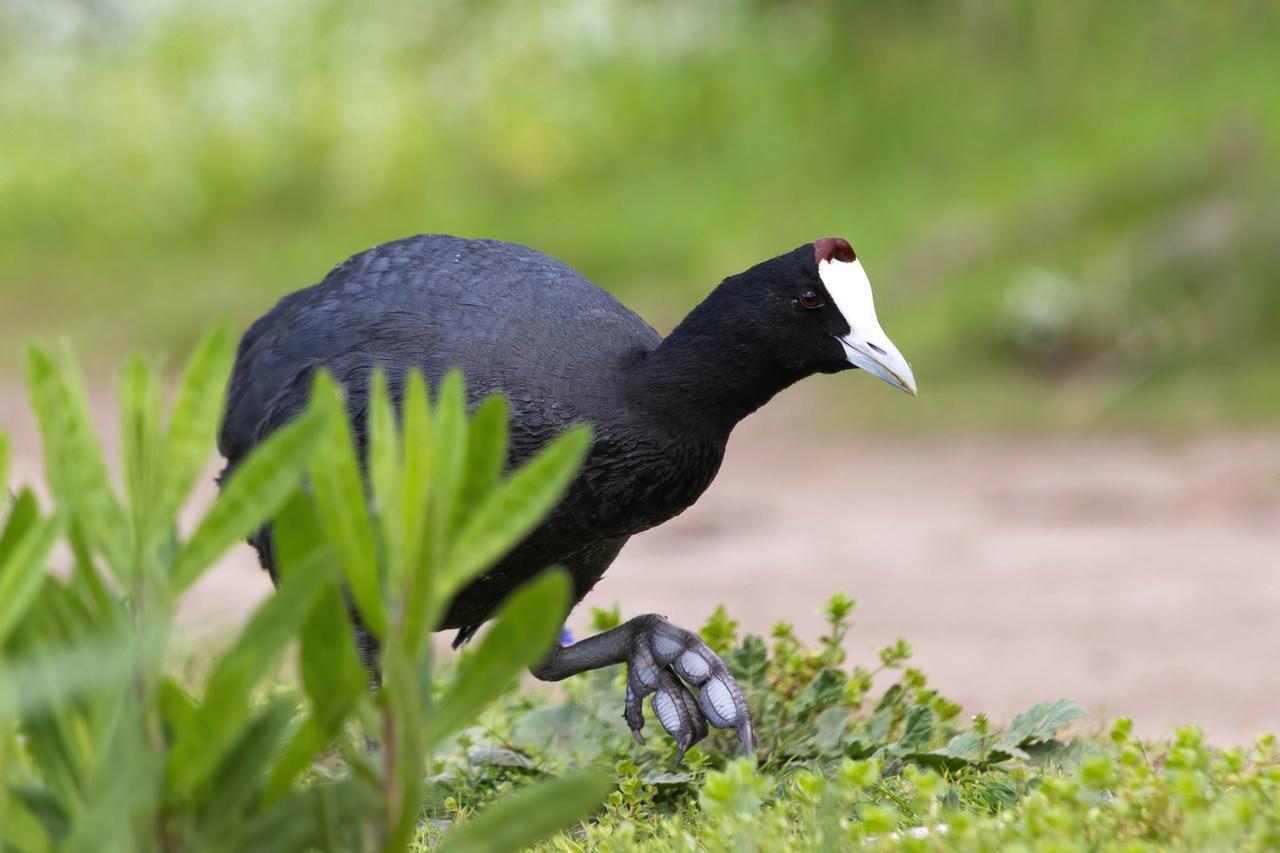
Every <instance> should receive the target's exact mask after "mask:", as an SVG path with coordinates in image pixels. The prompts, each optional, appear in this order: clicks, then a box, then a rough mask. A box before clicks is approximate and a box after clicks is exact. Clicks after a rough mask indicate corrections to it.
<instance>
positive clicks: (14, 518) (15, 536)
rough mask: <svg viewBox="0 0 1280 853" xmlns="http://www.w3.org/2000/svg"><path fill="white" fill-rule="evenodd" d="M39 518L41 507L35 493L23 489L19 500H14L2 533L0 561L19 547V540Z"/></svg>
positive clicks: (0, 536) (19, 494)
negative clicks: (37, 502)
mask: <svg viewBox="0 0 1280 853" xmlns="http://www.w3.org/2000/svg"><path fill="white" fill-rule="evenodd" d="M39 518H40V508H39V506H37V505H36V496H35V494H34V493H33V492H32V491H31V489H23V490H22V491H21V492H19V493H18V498H17V500H15V501H14V502H13V509H12V510H10V511H9V518H8V519H6V521H5V525H4V531H3V532H2V533H0V563H3V562H4V561H5V560H6V559H8V557H9V553H10V552H11V551H13V549H14V548H15V547H17V544H18V542H20V541H21V540H22V537H23V536H25V535H26V534H27V531H28V530H30V529H31V525H33V524H35V523H36V521H38V520H39Z"/></svg>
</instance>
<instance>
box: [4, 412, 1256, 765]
mask: <svg viewBox="0 0 1280 853" xmlns="http://www.w3.org/2000/svg"><path fill="white" fill-rule="evenodd" d="M3 390H4V391H7V390H8V389H3ZM0 399H3V400H4V401H5V405H4V407H3V408H4V417H3V418H2V419H0V422H3V423H4V424H5V425H6V426H8V427H10V428H11V429H13V430H14V432H15V435H14V438H15V444H16V447H15V450H16V453H15V457H16V462H17V465H16V471H15V475H16V476H17V477H18V478H21V479H29V478H32V477H34V476H36V473H37V471H38V460H37V453H38V445H37V442H36V440H35V438H34V436H33V434H32V431H31V427H30V424H29V423H28V422H26V421H25V420H24V417H23V416H22V415H21V414H19V413H20V412H21V409H22V408H23V407H22V406H21V405H20V404H19V403H18V401H21V400H22V397H21V396H15V395H14V394H13V393H0ZM757 420H758V423H751V422H749V423H748V425H747V426H745V427H744V428H742V429H740V430H739V433H738V434H736V435H735V436H734V439H733V441H732V442H731V444H730V447H729V453H728V456H727V458H726V460H725V463H724V467H723V468H722V470H721V474H720V476H719V478H718V479H717V480H716V482H715V483H714V484H713V485H712V487H711V489H710V490H709V491H708V493H707V494H706V495H705V496H704V497H703V499H702V500H701V501H700V502H699V503H698V504H697V505H696V506H695V507H694V508H693V509H691V510H689V511H688V512H687V513H685V514H684V515H683V516H681V517H679V518H677V519H675V520H674V521H672V522H670V523H668V524H666V525H664V526H662V527H660V528H658V529H656V530H654V531H651V532H649V533H646V534H644V535H642V536H639V537H636V538H635V539H633V540H632V542H631V544H630V545H629V546H628V547H627V548H626V550H624V551H623V554H622V556H621V557H620V558H619V560H618V561H617V563H615V564H614V566H613V568H612V569H611V570H610V572H609V574H608V575H607V576H606V577H605V579H604V580H603V581H602V582H601V583H600V585H599V586H598V587H597V588H596V589H595V590H594V591H593V593H592V594H591V596H590V597H589V598H588V599H587V602H586V604H584V605H583V606H582V607H580V608H579V609H578V611H576V612H575V614H574V615H573V617H572V618H571V620H570V624H571V626H572V627H573V628H574V629H575V631H577V632H578V633H579V635H581V631H582V628H583V626H584V625H585V622H586V621H587V618H588V608H587V605H590V604H595V605H601V606H604V605H608V604H611V603H613V602H615V601H616V602H620V603H621V604H622V607H623V612H624V614H627V615H635V614H639V613H644V612H649V611H656V612H660V613H664V614H666V615H667V616H668V617H669V618H671V619H672V620H673V621H675V622H677V623H678V624H683V625H685V626H686V627H691V628H696V627H698V626H699V625H700V624H701V623H702V621H703V620H704V619H705V618H706V616H707V614H708V613H710V612H711V610H712V609H713V608H714V607H715V606H716V605H717V604H719V603H722V602H723V603H724V604H725V605H726V606H727V607H728V608H729V611H730V613H732V614H733V615H734V616H736V617H737V618H738V619H739V620H740V621H741V623H742V626H743V628H744V629H746V630H750V631H754V632H764V633H767V631H768V629H769V627H770V626H771V624H772V623H773V622H774V621H775V620H778V619H785V620H787V621H790V622H792V623H794V624H795V625H796V626H797V627H798V629H799V630H800V631H801V633H802V634H803V635H805V636H808V637H814V636H816V635H817V634H818V633H819V632H820V630H821V617H820V616H819V615H818V614H817V612H816V611H817V608H818V607H819V606H820V605H821V604H822V602H823V601H824V600H825V599H826V597H827V596H829V595H830V594H831V593H832V592H835V591H837V590H843V591H845V592H847V593H848V594H849V595H852V596H854V597H855V598H857V599H859V601H860V602H861V604H860V606H859V607H858V609H857V611H856V614H855V616H856V625H855V628H854V630H853V631H852V633H851V635H850V638H849V649H850V652H851V655H852V657H853V658H854V659H855V660H859V661H865V662H868V663H869V662H872V661H874V659H875V649H876V648H877V647H879V646H881V645H884V644H886V643H888V642H890V641H892V640H893V639H894V638H895V637H898V636H901V637H905V638H906V639H907V640H908V641H910V642H911V643H912V645H913V646H914V647H915V650H916V654H915V658H914V664H915V665H917V666H919V667H920V668H922V669H923V670H924V671H925V672H926V673H927V674H928V675H929V676H930V678H931V680H932V683H933V685H934V686H936V687H937V688H939V689H940V690H941V691H942V692H943V693H944V694H946V695H948V696H950V697H951V698H954V699H956V700H958V701H960V702H961V703H962V704H963V705H964V707H965V709H966V712H967V713H976V712H979V711H981V712H985V713H987V714H988V715H989V716H991V717H993V718H994V719H997V720H1007V719H1008V718H1009V717H1010V716H1012V715H1013V714H1014V713H1016V712H1018V711H1020V710H1022V709H1024V708H1026V707H1028V706H1030V705H1031V704H1033V703H1035V702H1037V701H1040V700H1043V699H1054V698H1058V697H1061V696H1066V697H1070V698H1073V699H1075V700H1076V701H1078V702H1080V703H1082V704H1083V705H1084V706H1085V707H1086V708H1088V709H1090V710H1091V711H1092V712H1094V713H1093V714H1092V715H1091V716H1092V719H1093V720H1094V721H1096V722H1097V723H1098V724H1101V723H1102V721H1103V720H1104V718H1105V717H1106V716H1109V715H1117V714H1126V715H1129V716H1132V717H1133V718H1134V719H1135V721H1136V722H1137V725H1138V727H1139V729H1140V730H1141V731H1142V732H1144V733H1146V734H1150V735H1158V734H1162V733H1165V732H1167V731H1169V730H1170V729H1171V728H1172V727H1173V726H1175V725H1179V724H1184V723H1189V722H1195V723H1198V724H1200V725H1201V726H1203V727H1204V728H1205V730H1206V731H1207V732H1208V733H1209V734H1210V736H1211V737H1212V738H1213V739H1214V740H1215V741H1217V742H1220V743H1226V742H1240V741H1243V740H1245V739H1248V738H1250V737H1252V736H1253V735H1255V734H1258V733H1260V732H1263V731H1277V730H1280V666H1277V663H1276V656H1277V652H1278V651H1280V435H1270V436H1262V435H1251V436H1229V435H1218V436H1209V437H1198V438H1194V439H1185V440H1178V441H1172V440H1165V441H1153V440H1149V439H1137V438H1116V437H1089V438H1084V439H1066V438H1061V439H1000V440H996V439H956V438H944V437H939V438H936V439H918V440H912V441H894V440H890V439H886V438H884V437H865V436H859V437H856V438H853V439H850V440H847V441H842V442H839V443H830V442H822V441H817V440H813V439H805V440H802V441H798V440H795V439H793V438H791V437H790V434H791V433H790V430H789V429H788V421H787V419H786V416H785V414H784V415H783V416H780V417H773V418H769V417H763V418H759V419H757ZM201 497H202V500H207V499H210V498H211V497H212V488H210V487H207V488H205V489H204V491H203V493H202V496H201ZM269 590H270V587H269V584H268V582H267V579H266V577H265V575H264V574H263V573H262V572H260V571H259V570H258V569H257V567H256V563H255V562H254V558H253V555H252V552H251V551H250V550H249V549H248V548H247V546H246V547H241V548H238V549H236V551H235V552H234V553H232V554H231V555H229V556H228V557H227V558H226V559H225V560H223V562H222V564H221V565H219V566H218V567H217V569H216V570H214V571H213V572H212V573H211V574H210V575H208V576H207V577H206V578H204V579H203V580H202V581H201V583H200V584H198V585H197V587H196V588H195V589H194V590H193V591H192V593H191V594H190V596H189V598H188V600H187V601H186V602H185V606H184V612H183V620H184V624H185V625H186V626H187V630H188V632H189V636H190V637H191V638H192V639H193V641H194V642H197V643H201V642H204V641H205V638H208V637H210V636H212V634H213V633H214V632H216V631H225V630H226V629H228V628H229V627H231V626H233V625H234V624H235V623H236V622H237V621H238V620H240V619H243V618H244V616H245V615H246V614H247V613H248V611H249V610H250V609H251V608H252V607H253V605H254V604H255V603H256V602H257V601H258V600H260V599H261V598H262V596H264V595H266V594H267V593H268V592H269Z"/></svg>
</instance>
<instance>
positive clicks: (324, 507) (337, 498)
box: [310, 371, 387, 637]
mask: <svg viewBox="0 0 1280 853" xmlns="http://www.w3.org/2000/svg"><path fill="white" fill-rule="evenodd" d="M312 400H313V401H314V405H315V406H316V407H317V410H318V411H320V412H322V413H323V415H324V431H325V436H324V441H323V442H322V445H321V447H322V452H321V453H319V454H317V455H316V458H315V459H314V460H313V462H312V465H311V469H310V482H311V488H312V492H313V494H314V496H315V502H316V508H317V509H318V510H319V512H320V518H321V521H322V522H323V524H324V529H325V533H326V535H327V536H328V538H329V541H330V542H332V543H333V546H334V548H335V550H336V551H337V552H338V560H339V563H340V564H341V566H342V572H343V574H344V575H345V576H346V579H347V586H348V588H349V589H350V591H351V597H352V598H353V599H355V603H356V609H358V610H359V611H360V617H361V620H362V621H363V622H364V624H365V627H366V628H368V629H369V631H370V632H371V633H372V634H373V635H374V636H375V637H383V636H385V635H386V631H387V616H386V605H385V604H384V602H383V599H382V579H381V577H380V573H379V571H378V556H377V553H376V551H375V548H374V536H373V523H372V521H371V519H370V518H369V507H368V501H367V500H366V497H365V490H364V482H363V480H362V478H361V476H360V465H359V463H358V461H357V460H356V453H355V446H354V444H353V443H352V439H351V428H350V426H349V424H348V423H347V415H346V408H345V406H344V404H343V402H342V398H341V394H340V393H339V391H338V387H337V385H335V384H334V381H333V379H332V378H331V377H330V376H329V375H328V374H327V373H325V372H323V371H321V372H319V373H318V374H317V376H316V381H315V386H314V388H313V391H312Z"/></svg>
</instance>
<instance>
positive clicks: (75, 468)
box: [27, 347, 129, 580]
mask: <svg viewBox="0 0 1280 853" xmlns="http://www.w3.org/2000/svg"><path fill="white" fill-rule="evenodd" d="M27 385H28V388H29V390H30V394H31V407H32V409H34V411H35V414H36V420H37V421H38V422H39V425H40V435H41V438H42V440H43V442H44V458H45V472H46V475H47V476H48V478H49V486H50V488H51V489H52V490H53V493H54V495H55V496H56V497H57V498H58V500H59V501H60V502H61V503H62V504H63V505H64V506H65V507H66V508H68V509H69V510H70V513H71V515H72V517H73V520H74V521H75V522H76V523H78V524H79V525H80V526H81V528H82V529H83V530H84V532H85V535H86V537H87V538H88V540H89V542H90V543H91V546H92V547H93V548H94V549H95V550H97V551H98V552H100V553H101V554H102V555H103V556H104V557H106V559H107V563H108V565H110V566H111V568H112V570H113V571H114V572H115V573H116V578H117V579H118V580H123V579H125V578H127V576H128V569H129V559H128V554H129V547H128V538H127V536H128V525H127V523H126V519H125V514H124V510H123V509H122V508H121V506H120V503H119V501H118V500H117V498H116V495H115V493H114V492H113V491H112V489H111V483H110V480H109V479H108V477H107V466H106V462H105V461H104V459H103V456H102V446H101V444H100V443H99V441H98V437H97V433H96V432H95V430H94V426H93V419H92V418H91V417H90V415H89V406H88V403H87V401H86V400H85V397H84V392H83V389H82V388H81V387H80V385H79V383H78V382H76V381H73V380H72V378H71V375H70V374H69V373H63V372H62V371H60V370H59V369H58V367H57V365H56V364H54V361H53V359H52V358H50V356H49V354H48V353H47V352H45V351H44V350H43V349H40V348H38V347H32V348H31V349H30V350H28V353H27Z"/></svg>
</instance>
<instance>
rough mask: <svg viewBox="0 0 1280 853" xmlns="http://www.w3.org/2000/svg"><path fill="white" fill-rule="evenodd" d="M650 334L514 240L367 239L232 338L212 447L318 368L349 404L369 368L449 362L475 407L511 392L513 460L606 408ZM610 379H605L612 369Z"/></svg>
mask: <svg viewBox="0 0 1280 853" xmlns="http://www.w3.org/2000/svg"><path fill="white" fill-rule="evenodd" d="M660 340H661V338H660V336H659V335H658V334H657V332H655V331H654V330H653V329H652V328H651V327H650V326H649V325H648V324H646V323H645V322H644V321H643V320H642V319H640V318H639V317H638V316H637V315H636V314H634V313H633V312H632V311H630V310H629V309H628V308H626V307H625V306H623V305H622V304H621V303H619V302H618V301H617V300H616V299H614V298H613V297H612V296H610V295H609V294H608V293H606V292H605V291H603V290H601V289H600V288H599V287H597V286H595V285H594V284H592V283H591V282H589V281H587V280H586V279H585V278H583V277H582V276H580V275H579V274H578V273H576V272H574V271H573V270H571V269H570V268H569V267H567V266H565V265H564V264H562V263H560V262H559V261H556V260H555V259H553V258H550V257H548V256H546V255H544V254H542V253H540V252H537V251H534V250H533V249H529V248H527V247H524V246H518V245H515V244H512V243H502V242H497V241H490V240H463V239H460V238H456V237H446V236H441V235H422V236H418V237H411V238H408V239H406V240H400V241H397V242H395V243H388V244H386V245H383V246H379V247H375V248H373V249H371V250H369V251H367V252H364V253H362V254H360V255H357V256H355V257H353V258H351V259H350V260H348V261H346V262H344V263H342V264H340V265H339V266H338V267H337V268H335V269H334V270H333V271H332V272H331V273H330V274H329V275H328V276H327V277H326V278H325V280H324V281H323V282H321V283H320V284H318V285H315V286H313V287H310V288H307V289H306V290H302V291H298V292H297V293H293V294H291V295H289V296H287V297H285V298H284V299H282V300H281V301H280V303H279V304H278V305H277V306H276V307H275V308H274V309H272V310H271V311H270V312H269V313H267V314H266V315H265V316H264V317H262V318H261V319H259V320H258V321H257V322H256V323H254V325H253V327H252V328H251V329H250V330H249V332H248V333H247V334H246V335H245V337H244V339H243V340H242V341H241V344H240V349H239V353H238V355H237V358H236V367H235V372H234V374H233V376H232V380H231V386H230V389H229V392H228V401H227V411H226V415H225V418H224V421H223V426H222V431H221V434H220V436H219V443H218V444H219V449H220V450H221V451H222V453H223V455H225V456H226V457H227V459H228V460H229V462H230V464H231V465H232V466H234V465H235V463H236V462H237V461H238V460H239V458H240V457H241V456H243V455H244V453H246V452H247V451H248V450H249V449H250V448H251V447H253V446H254V445H256V444H257V443H258V442H259V441H261V440H262V439H263V438H264V437H265V436H266V435H267V434H269V433H270V432H271V431H272V430H274V429H276V428H278V427H279V426H280V425H282V424H283V423H285V422H286V421H288V420H289V419H290V418H292V417H294V416H296V415H297V414H298V412H300V411H301V409H302V408H303V407H304V406H305V404H306V399H307V393H308V391H309V389H310V382H311V376H312V374H313V372H314V371H315V369H316V368H318V367H320V366H324V367H325V368H326V369H328V370H330V371H331V372H332V373H333V374H334V376H335V377H336V378H337V379H338V381H339V382H341V383H342V384H343V385H344V387H345V388H346V391H347V395H348V403H349V405H350V407H351V409H352V414H353V415H357V414H358V413H359V411H360V409H361V408H362V406H363V397H364V393H365V391H366V387H365V386H366V385H367V379H368V374H369V372H370V371H371V370H372V369H373V368H374V367H375V366H382V367H383V368H384V369H385V370H386V371H387V373H388V375H389V377H390V378H391V380H392V383H393V389H392V390H393V393H395V394H396V396H398V393H397V392H398V391H399V388H398V387H397V386H398V385H399V383H400V382H401V381H402V379H403V375H404V373H405V371H406V370H408V369H409V368H412V367H416V368H418V369H421V370H422V371H423V372H424V374H425V375H426V377H427V379H428V380H429V381H431V382H433V383H434V382H436V381H438V380H439V378H440V377H441V376H442V375H443V374H444V373H445V371H446V370H448V369H449V368H450V367H453V366H458V367H461V368H462V370H463V373H464V374H465V376H466V378H467V392H468V397H469V402H470V403H471V404H473V405H474V403H475V402H477V401H478V400H479V399H480V398H481V397H483V396H484V395H485V394H487V393H490V392H492V391H499V390H500V391H503V392H505V393H506V394H507V395H508V397H509V398H510V400H511V408H512V445H513V449H514V450H515V451H516V455H517V458H519V457H520V456H522V455H523V453H522V451H523V450H526V449H528V448H533V447H536V446H538V445H540V444H541V443H542V442H543V441H545V440H546V438H549V437H550V435H552V434H554V433H555V432H556V431H558V430H560V429H563V428H564V427H565V426H567V425H568V424H569V423H572V422H574V421H576V420H583V419H586V420H598V419H599V416H600V415H601V414H602V413H603V414H605V415H607V414H608V409H609V408H610V405H611V402H612V401H613V398H612V397H611V392H613V391H616V387H615V386H616V381H614V380H616V376H615V375H614V371H615V370H617V369H619V367H620V366H621V365H623V364H625V362H626V360H627V359H630V358H635V357H638V356H639V354H641V353H643V352H647V351H648V350H651V349H653V348H654V347H655V346H657V344H658V343H659V341H660ZM611 377H613V379H611Z"/></svg>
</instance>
